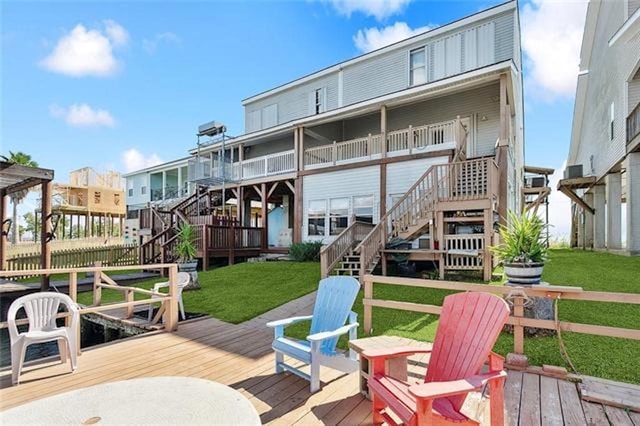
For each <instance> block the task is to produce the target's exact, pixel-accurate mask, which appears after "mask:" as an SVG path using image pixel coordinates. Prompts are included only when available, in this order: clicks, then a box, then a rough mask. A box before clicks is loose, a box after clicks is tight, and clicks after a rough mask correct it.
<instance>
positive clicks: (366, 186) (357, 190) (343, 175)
mask: <svg viewBox="0 0 640 426" xmlns="http://www.w3.org/2000/svg"><path fill="white" fill-rule="evenodd" d="M302 188H303V194H304V195H303V203H304V204H303V212H304V213H303V219H302V227H303V229H302V237H303V240H307V239H315V240H323V241H324V242H325V243H329V242H330V241H332V240H333V237H324V238H323V237H319V236H311V237H309V233H308V227H307V223H308V216H307V212H308V206H309V201H311V200H329V199H331V198H343V197H353V196H360V195H363V196H364V195H373V196H374V205H373V220H374V222H377V221H378V218H379V212H380V167H379V166H370V167H360V168H357V169H351V170H342V171H336V172H329V173H319V174H314V175H310V176H304V177H303V185H302Z"/></svg>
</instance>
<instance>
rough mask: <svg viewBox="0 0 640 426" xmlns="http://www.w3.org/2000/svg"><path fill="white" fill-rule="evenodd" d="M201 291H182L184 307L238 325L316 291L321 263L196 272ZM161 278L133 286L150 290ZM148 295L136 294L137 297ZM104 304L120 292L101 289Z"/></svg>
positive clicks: (84, 300)
mask: <svg viewBox="0 0 640 426" xmlns="http://www.w3.org/2000/svg"><path fill="white" fill-rule="evenodd" d="M198 277H199V280H200V286H201V287H202V288H201V289H200V290H194V291H185V292H184V293H183V294H182V298H183V300H184V306H185V310H186V311H188V312H198V313H204V314H208V315H211V316H212V317H214V318H218V319H220V320H223V321H227V322H230V323H234V324H238V323H241V322H243V321H247V320H250V319H251V318H255V317H257V316H258V315H260V314H263V313H265V312H267V311H269V310H271V309H273V308H277V307H278V306H280V305H283V304H285V303H287V302H289V301H291V300H294V299H297V298H299V297H301V296H304V295H305V294H308V293H310V292H312V291H314V290H316V288H317V286H318V280H319V279H320V266H319V264H318V263H315V262H256V263H241V264H237V265H232V266H226V267H223V268H216V269H212V270H209V271H202V272H199V274H198ZM161 281H166V280H165V279H162V278H155V279H153V280H146V281H143V282H141V283H138V284H135V286H138V287H141V288H146V289H150V288H152V287H153V284H154V283H157V282H161ZM145 298H147V296H146V295H136V300H141V299H145ZM92 300H93V294H92V292H86V293H80V294H79V295H78V302H79V303H81V304H85V305H91V304H92V303H93V302H92ZM102 301H103V303H110V302H118V301H123V293H122V292H119V291H116V290H108V289H105V290H103V291H102Z"/></svg>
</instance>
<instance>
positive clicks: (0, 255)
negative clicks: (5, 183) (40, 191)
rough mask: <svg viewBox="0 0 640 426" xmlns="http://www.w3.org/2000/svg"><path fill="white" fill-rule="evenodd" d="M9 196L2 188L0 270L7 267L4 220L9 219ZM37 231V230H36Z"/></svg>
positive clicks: (0, 194) (0, 198)
mask: <svg viewBox="0 0 640 426" xmlns="http://www.w3.org/2000/svg"><path fill="white" fill-rule="evenodd" d="M8 199H9V197H8V196H7V193H6V192H5V191H4V189H2V190H0V224H2V229H0V271H4V270H6V269H7V235H6V234H5V233H4V231H5V226H4V221H5V220H6V219H7V218H6V216H7V200H8ZM34 233H35V230H34Z"/></svg>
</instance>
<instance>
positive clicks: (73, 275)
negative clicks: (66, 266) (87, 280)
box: [69, 271, 78, 302]
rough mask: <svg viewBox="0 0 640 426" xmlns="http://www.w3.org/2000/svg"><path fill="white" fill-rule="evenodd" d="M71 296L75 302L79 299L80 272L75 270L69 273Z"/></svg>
mask: <svg viewBox="0 0 640 426" xmlns="http://www.w3.org/2000/svg"><path fill="white" fill-rule="evenodd" d="M69 297H70V298H71V300H73V301H74V302H77V301H78V273H77V272H75V271H72V272H70V273H69Z"/></svg>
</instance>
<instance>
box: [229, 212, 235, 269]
mask: <svg viewBox="0 0 640 426" xmlns="http://www.w3.org/2000/svg"><path fill="white" fill-rule="evenodd" d="M227 232H229V238H228V240H229V265H233V264H234V263H235V261H236V253H235V249H236V229H235V227H234V226H233V222H231V223H230V224H229V226H228V228H227Z"/></svg>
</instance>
